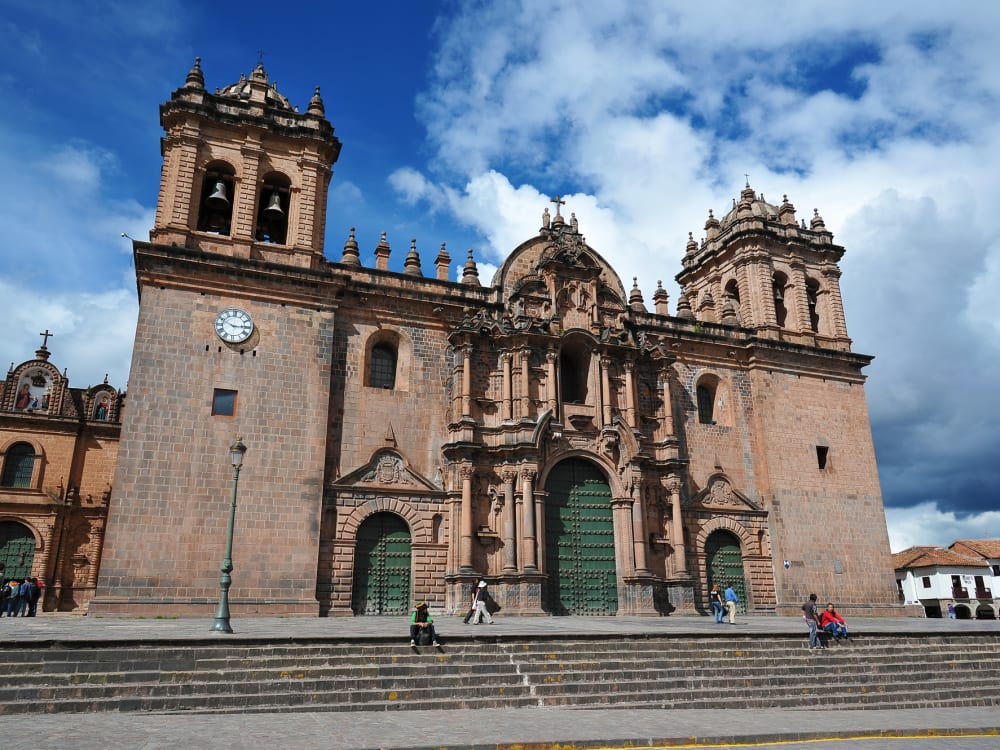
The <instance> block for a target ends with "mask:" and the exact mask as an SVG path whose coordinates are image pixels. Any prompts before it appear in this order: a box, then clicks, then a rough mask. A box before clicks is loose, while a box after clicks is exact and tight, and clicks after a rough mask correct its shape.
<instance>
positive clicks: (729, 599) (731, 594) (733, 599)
mask: <svg viewBox="0 0 1000 750" xmlns="http://www.w3.org/2000/svg"><path fill="white" fill-rule="evenodd" d="M739 603H740V598H739V596H737V595H736V592H735V591H734V590H733V586H732V584H730V585H729V586H727V587H726V610H728V612H729V624H730V625H735V624H736V605H737V604H739Z"/></svg>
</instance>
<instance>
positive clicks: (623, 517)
mask: <svg viewBox="0 0 1000 750" xmlns="http://www.w3.org/2000/svg"><path fill="white" fill-rule="evenodd" d="M611 513H612V518H613V519H614V529H615V559H616V560H617V561H618V571H619V575H620V576H624V577H626V578H627V577H629V576H633V575H635V539H633V538H632V537H633V536H634V534H633V533H632V498H630V497H614V498H612V499H611Z"/></svg>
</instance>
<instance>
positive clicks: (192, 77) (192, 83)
mask: <svg viewBox="0 0 1000 750" xmlns="http://www.w3.org/2000/svg"><path fill="white" fill-rule="evenodd" d="M184 88H186V89H204V88H205V75H204V74H203V73H202V72H201V58H200V57H196V58H195V59H194V65H192V66H191V70H189V71H188V74H187V80H186V81H185V82H184Z"/></svg>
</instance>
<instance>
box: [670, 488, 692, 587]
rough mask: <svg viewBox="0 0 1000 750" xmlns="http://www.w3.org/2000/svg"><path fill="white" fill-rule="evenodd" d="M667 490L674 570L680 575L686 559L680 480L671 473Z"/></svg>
mask: <svg viewBox="0 0 1000 750" xmlns="http://www.w3.org/2000/svg"><path fill="white" fill-rule="evenodd" d="M667 491H668V492H669V493H670V511H671V516H672V519H671V520H672V523H671V534H670V535H671V536H672V537H673V543H674V555H676V556H677V563H676V566H675V568H674V572H675V573H677V574H680V575H687V572H688V570H687V559H686V555H685V554H684V523H683V519H682V518H681V480H680V478H679V477H676V476H673V475H671V476H670V477H669V478H668V479H667Z"/></svg>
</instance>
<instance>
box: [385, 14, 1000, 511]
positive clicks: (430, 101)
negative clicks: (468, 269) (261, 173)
mask: <svg viewBox="0 0 1000 750" xmlns="http://www.w3.org/2000/svg"><path fill="white" fill-rule="evenodd" d="M720 18H725V22H724V23H720V22H719V19H720ZM779 19H780V20H779ZM998 22H1000V6H986V5H981V4H980V5H975V6H963V7H962V8H961V10H959V9H957V8H953V9H951V11H949V10H945V11H942V9H941V7H940V5H939V4H935V3H930V2H924V3H907V4H905V6H904V5H903V4H900V3H885V4H878V5H876V6H872V5H871V4H869V3H862V2H845V3H841V4H838V7H837V8H836V9H835V10H832V11H831V12H830V13H828V14H825V15H824V18H823V22H822V23H817V21H816V15H815V9H813V8H811V7H809V6H805V5H802V4H798V3H781V4H779V5H778V6H776V7H774V8H772V11H771V12H770V13H767V14H764V13H760V12H759V10H758V9H756V8H753V7H750V6H747V5H745V4H739V3H735V2H723V3H722V4H721V6H713V8H712V9H711V11H708V10H705V9H686V10H683V11H672V10H667V9H664V7H663V6H662V4H661V3H656V2H652V1H651V2H649V3H632V4H629V5H628V6H627V8H623V7H622V6H621V4H620V3H611V2H609V3H586V4H585V5H584V4H580V3H574V2H557V3H555V5H549V6H545V8H544V9H542V8H539V7H536V6H534V5H529V6H524V5H523V4H521V3H515V2H498V3H493V4H491V5H488V6H487V7H485V8H483V7H480V6H477V7H476V8H475V9H474V10H472V9H470V10H468V11H465V12H464V13H462V14H459V15H458V16H456V17H454V18H451V19H447V20H445V21H443V22H442V23H441V24H440V26H439V32H440V34H441V54H439V55H438V56H437V57H436V58H435V59H436V60H438V61H439V63H438V67H437V68H436V69H435V76H434V79H433V81H432V85H431V87H430V88H429V89H428V90H427V91H426V92H425V93H424V94H423V95H422V97H421V98H420V113H421V115H422V117H423V119H424V122H425V123H426V125H427V128H428V131H429V134H430V137H431V140H432V143H433V144H435V145H436V147H437V149H438V157H439V162H438V164H437V166H436V168H435V170H434V171H433V172H432V171H430V170H422V171H421V170H419V169H413V170H411V171H410V172H409V173H408V174H407V178H408V180H407V181H405V182H404V181H402V180H401V181H400V182H399V184H397V185H396V187H397V189H398V190H399V191H400V194H401V195H402V196H403V197H404V198H405V199H406V200H409V201H415V202H417V203H421V202H427V203H428V204H429V205H430V206H431V207H432V208H433V210H435V211H441V210H446V211H450V212H451V213H452V215H453V216H454V217H455V219H456V220H457V221H459V222H461V223H463V224H465V225H469V226H472V227H474V228H476V229H477V230H478V231H479V232H480V233H481V234H482V235H483V236H484V237H486V238H487V240H488V243H489V245H490V247H491V248H492V250H493V254H494V256H495V257H496V259H497V260H499V261H502V259H503V258H505V257H506V256H507V254H509V253H510V251H511V250H513V249H514V248H515V247H516V246H517V245H518V244H520V243H521V242H522V241H523V240H525V239H527V238H528V237H530V236H532V235H534V234H535V233H536V231H537V227H538V222H539V218H538V217H539V212H540V211H541V208H542V207H544V206H545V205H547V200H548V196H547V193H551V192H567V193H573V195H571V196H569V205H568V206H567V207H566V209H565V210H566V211H567V212H569V211H575V212H576V214H577V216H578V218H579V221H580V226H581V231H583V232H584V234H585V235H586V236H587V238H588V241H589V242H590V244H591V245H592V246H594V247H595V248H596V249H597V250H598V252H600V253H601V254H602V255H604V256H605V257H606V258H607V259H608V260H609V261H610V262H611V263H612V265H613V266H614V267H615V268H616V269H617V270H618V272H619V273H620V274H621V275H622V277H623V281H624V282H625V286H626V288H628V287H630V284H629V281H630V277H631V276H633V275H635V276H638V277H639V286H640V288H641V289H643V291H644V294H645V297H646V300H647V303H648V302H649V301H650V299H651V293H652V291H653V290H654V289H655V282H656V280H657V279H661V278H662V279H664V280H665V281H668V282H669V280H670V279H672V277H673V276H674V274H676V273H677V272H678V271H679V270H680V257H681V255H682V253H683V248H684V243H685V241H686V239H687V232H688V231H693V232H694V235H695V237H696V238H700V236H701V233H702V230H701V227H702V223H703V222H704V220H705V218H706V215H707V210H708V209H709V208H713V209H714V211H715V213H716V215H717V216H719V215H721V214H722V213H725V212H726V211H727V210H728V209H729V201H730V198H731V197H735V196H736V195H737V194H738V191H739V189H740V187H742V180H743V178H742V175H743V173H744V172H749V173H750V175H751V177H750V180H751V183H752V184H753V185H754V187H755V188H757V189H758V191H765V192H766V193H767V197H768V200H769V201H771V202H772V203H777V202H779V201H780V200H781V195H782V194H788V196H789V198H790V199H791V200H792V202H794V203H797V206H798V216H799V218H806V219H808V218H809V217H810V216H811V215H812V209H813V207H817V208H819V210H820V213H821V215H823V217H824V219H825V221H826V224H827V227H828V228H829V229H831V230H832V231H833V232H834V233H835V235H836V239H837V241H838V242H841V243H843V244H845V245H846V247H847V255H846V256H845V259H844V261H843V264H842V268H843V271H844V276H843V278H842V281H841V283H842V288H843V292H844V298H845V305H846V312H847V320H848V329H849V331H850V333H851V335H852V337H853V338H854V340H855V349H856V350H857V351H861V352H865V353H871V354H875V355H877V358H876V360H875V363H874V364H873V365H872V366H871V367H870V368H869V369H868V371H867V372H868V374H869V376H870V378H871V380H870V383H869V387H868V396H869V401H870V404H871V413H872V416H873V422H874V427H875V434H876V438H877V440H879V443H878V445H877V448H878V452H879V459H880V464H881V468H882V477H883V483H884V494H885V495H886V498H887V500H889V501H891V502H890V504H891V505H897V506H898V505H904V504H914V503H918V502H921V501H934V502H937V503H939V504H942V505H940V506H939V507H949V508H952V507H954V508H964V509H965V510H967V511H973V510H982V509H984V508H986V507H989V505H990V504H991V503H995V497H996V491H997V488H998V487H1000V474H998V472H996V471H994V470H992V469H990V468H989V467H990V466H992V463H993V462H991V461H990V459H989V456H991V455H995V454H996V452H997V451H1000V430H998V428H997V427H996V425H997V424H1000V402H997V400H996V399H992V398H989V397H988V394H992V391H993V390H994V389H995V388H994V385H995V384H994V382H993V381H994V380H995V376H994V373H996V372H997V371H1000V345H998V338H997V332H998V330H1000V323H997V316H996V314H995V310H994V309H993V308H994V299H993V298H994V297H995V290H996V289H997V288H1000V239H998V238H1000V214H997V213H996V212H995V211H994V210H992V208H991V204H992V202H993V201H994V197H995V196H996V195H998V194H1000V176H998V175H997V174H996V170H995V159H993V158H992V155H993V154H995V153H997V152H1000V128H998V126H997V124H996V123H998V122H1000V63H998V60H997V58H996V55H995V49H996V45H997V43H998V36H1000V32H998V31H997V30H998V29H1000V23H998ZM554 24H555V25H554ZM554 28H558V30H559V33H552V30H553V29H554ZM838 61H839V64H840V65H841V67H840V68H838V69H832V68H831V69H827V68H825V67H824V66H830V65H832V63H833V62H838ZM852 65H853V68H852V67H851V66H852ZM515 186H516V187H515ZM442 196H443V197H445V199H442ZM670 291H671V297H672V299H673V300H674V301H676V290H675V289H671V290H670Z"/></svg>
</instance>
